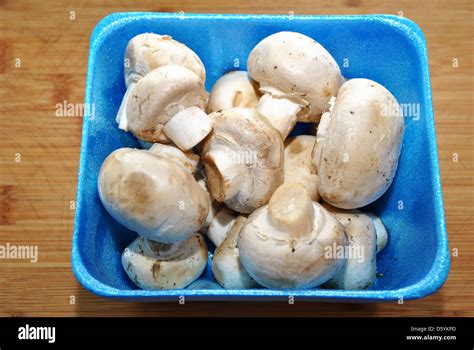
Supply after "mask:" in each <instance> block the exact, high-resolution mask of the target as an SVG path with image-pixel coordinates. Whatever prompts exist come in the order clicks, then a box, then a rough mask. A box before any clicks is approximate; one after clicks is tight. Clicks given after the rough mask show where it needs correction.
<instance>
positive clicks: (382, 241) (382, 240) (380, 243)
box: [365, 213, 388, 254]
mask: <svg viewBox="0 0 474 350" xmlns="http://www.w3.org/2000/svg"><path fill="white" fill-rule="evenodd" d="M365 215H367V216H368V217H370V218H371V219H372V222H373V224H374V227H375V233H376V235H377V254H378V253H380V252H381V251H382V250H384V248H385V246H386V245H387V242H388V232H387V229H386V228H385V225H384V224H383V222H382V220H381V219H380V218H379V217H378V216H377V215H375V214H374V213H365Z"/></svg>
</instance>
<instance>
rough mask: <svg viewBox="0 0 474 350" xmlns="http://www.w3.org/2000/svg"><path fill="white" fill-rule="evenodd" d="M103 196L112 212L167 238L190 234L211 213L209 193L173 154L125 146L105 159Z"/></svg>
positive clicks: (101, 175)
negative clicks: (177, 162) (169, 155)
mask: <svg viewBox="0 0 474 350" xmlns="http://www.w3.org/2000/svg"><path fill="white" fill-rule="evenodd" d="M97 185H98V190H99V197H100V199H101V201H102V204H103V205H104V207H105V209H106V210H107V211H108V212H109V213H110V215H111V216H112V217H113V218H114V219H115V220H117V221H118V222H119V223H121V224H122V225H124V226H126V227H127V228H128V229H130V230H133V231H135V232H137V233H138V234H139V235H141V236H143V237H146V238H149V239H151V240H155V241H158V242H163V243H172V242H176V241H180V240H183V239H186V238H187V237H189V236H190V235H192V234H194V233H195V232H196V231H198V230H199V229H200V228H201V226H202V225H203V222H204V220H205V218H206V216H207V214H208V210H209V207H208V206H209V204H208V201H207V197H206V193H205V192H204V190H203V189H202V187H201V186H199V184H198V183H197V182H196V180H195V179H194V177H193V176H192V175H191V174H190V173H189V172H188V171H186V170H184V169H183V167H182V166H180V165H178V164H176V162H175V161H173V160H170V159H169V158H166V157H163V156H159V155H156V154H154V153H152V152H150V151H146V150H137V149H130V148H121V149H118V150H116V151H114V152H112V153H111V154H110V155H109V156H108V157H107V158H106V159H105V161H104V163H103V164H102V167H101V168H100V172H99V178H98V184H97Z"/></svg>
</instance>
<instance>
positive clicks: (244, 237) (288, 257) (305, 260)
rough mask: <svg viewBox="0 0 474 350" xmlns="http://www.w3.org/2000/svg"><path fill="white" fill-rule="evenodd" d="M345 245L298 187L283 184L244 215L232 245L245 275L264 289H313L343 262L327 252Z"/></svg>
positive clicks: (335, 225) (336, 226)
mask: <svg viewBox="0 0 474 350" xmlns="http://www.w3.org/2000/svg"><path fill="white" fill-rule="evenodd" d="M346 245H347V239H346V235H345V233H344V228H343V227H342V225H341V224H340V223H339V222H338V221H337V220H336V219H335V218H334V217H333V216H332V215H331V214H330V213H329V212H328V211H327V210H326V209H324V208H323V207H322V206H321V205H319V204H318V203H317V202H313V201H311V198H310V196H309V194H308V192H307V191H306V189H305V188H304V187H303V186H302V185H300V184H298V183H287V184H283V185H282V186H280V187H279V188H278V189H277V190H276V191H275V193H274V194H273V196H272V198H271V199H270V202H269V203H268V205H265V206H263V207H261V208H259V209H257V210H255V211H254V212H253V213H252V214H250V216H249V217H248V219H247V221H246V222H245V224H244V227H243V228H242V231H241V233H240V239H239V243H238V247H239V253H240V262H241V263H242V265H243V266H244V268H245V270H246V271H247V272H248V273H249V275H250V276H251V277H252V278H253V279H254V280H255V281H257V282H258V283H259V284H261V285H263V286H265V287H268V288H313V287H316V286H319V285H320V284H322V283H324V282H326V281H328V280H329V279H330V278H332V277H333V275H334V274H335V273H336V272H337V271H338V270H339V268H340V267H341V266H342V264H343V262H344V257H339V256H336V255H331V256H327V251H328V249H332V247H333V246H337V247H344V246H346Z"/></svg>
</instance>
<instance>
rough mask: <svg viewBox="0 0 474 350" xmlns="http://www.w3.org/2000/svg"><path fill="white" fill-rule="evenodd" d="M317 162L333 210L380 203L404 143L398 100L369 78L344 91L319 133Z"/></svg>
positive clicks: (320, 187)
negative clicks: (375, 202) (378, 201)
mask: <svg viewBox="0 0 474 350" xmlns="http://www.w3.org/2000/svg"><path fill="white" fill-rule="evenodd" d="M317 138H318V141H317V143H316V146H315V149H314V150H313V162H314V165H315V166H316V170H317V173H318V180H319V183H318V191H319V194H320V196H321V197H322V198H323V199H324V201H326V202H328V203H330V204H331V205H333V206H335V207H338V208H343V209H353V208H359V207H363V206H365V205H367V204H370V203H372V202H374V201H375V200H377V199H378V198H379V197H380V196H381V195H382V194H383V193H385V191H386V190H387V189H388V187H389V186H390V184H391V183H392V180H393V177H394V176H395V172H396V170H397V165H398V158H399V155H400V149H401V145H402V139H403V115H402V113H401V110H400V108H399V105H398V103H397V100H396V99H395V97H393V95H392V94H391V93H390V92H389V91H388V90H387V89H385V88H384V87H383V86H382V85H380V84H378V83H376V82H374V81H371V80H368V79H351V80H349V81H347V82H346V83H344V85H343V86H342V87H341V89H340V90H339V93H338V95H337V99H336V102H335V105H334V107H333V108H332V111H331V112H329V113H325V114H324V115H323V117H322V119H321V122H320V125H319V127H318V132H317Z"/></svg>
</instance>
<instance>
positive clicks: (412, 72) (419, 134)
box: [72, 13, 450, 302]
mask: <svg viewBox="0 0 474 350" xmlns="http://www.w3.org/2000/svg"><path fill="white" fill-rule="evenodd" d="M282 30H291V31H298V32H301V33H304V34H306V35H309V36H310V37H312V38H314V39H316V40H317V41H319V42H320V43H321V44H322V45H323V46H325V47H326V49H327V50H328V51H329V52H330V53H331V54H332V55H333V56H334V58H335V59H336V61H337V62H338V63H339V65H340V67H341V70H342V73H343V75H344V76H346V77H347V78H355V77H364V78H370V79H373V80H375V81H377V82H379V83H381V84H383V85H384V86H386V87H387V88H388V89H389V90H390V91H391V92H392V93H393V94H394V95H395V97H396V98H397V99H398V101H399V102H400V103H405V104H416V105H415V106H420V114H419V116H418V117H416V116H413V115H412V116H408V117H406V118H405V126H406V129H405V137H404V142H403V149H402V154H401V159H400V163H399V168H398V173H397V176H396V178H395V180H394V182H393V184H392V186H391V187H390V189H389V190H388V191H387V193H385V195H384V196H383V197H382V198H380V199H379V200H378V201H377V202H375V203H374V204H373V205H371V206H370V208H369V209H371V210H373V211H375V212H376V213H377V214H378V215H380V216H381V217H382V220H383V222H384V223H385V225H386V227H387V229H388V231H389V244H388V246H387V247H386V248H385V250H384V251H383V252H382V253H381V254H379V255H378V257H377V264H378V267H377V270H378V272H380V273H382V274H383V277H380V278H378V279H377V282H376V283H375V285H374V286H373V287H372V288H371V289H370V290H365V291H343V290H327V289H310V290H291V291H288V290H271V289H251V290H224V289H216V288H215V285H213V284H209V283H198V284H195V285H194V286H193V288H190V289H181V290H167V291H147V290H140V289H137V287H135V286H134V285H133V284H132V282H131V281H130V280H129V279H128V278H127V276H126V275H125V273H124V271H123V270H122V266H121V262H120V255H121V253H122V251H123V249H124V248H125V247H126V246H127V245H128V244H129V243H130V242H131V241H132V240H133V239H134V238H135V234H134V233H133V232H131V231H129V230H127V229H126V228H124V227H123V226H121V225H120V224H118V223H116V222H115V221H114V220H113V219H112V218H111V217H110V216H109V214H108V213H107V212H106V211H105V209H104V208H103V207H102V204H101V202H100V200H99V197H98V194H97V175H98V171H99V168H100V165H101V164H102V161H103V160H104V159H105V157H106V156H107V155H108V154H109V153H110V152H112V151H113V150H115V149H117V148H120V147H137V148H138V147H139V145H138V143H137V141H136V140H135V139H134V137H133V136H132V135H131V134H129V133H124V132H122V131H120V130H119V129H118V128H117V125H116V124H115V120H114V119H115V115H116V113H117V110H118V108H119V105H120V101H121V99H122V96H123V95H124V93H125V84H124V78H123V54H124V50H125V47H126V45H127V42H128V41H129V40H130V39H131V38H132V37H133V36H135V35H137V34H140V33H144V32H154V33H159V34H170V35H171V36H172V37H174V38H175V39H176V40H179V41H181V42H183V43H185V44H186V45H188V46H189V47H190V48H192V49H193V50H194V51H195V52H196V53H197V54H198V55H199V56H200V57H201V59H202V61H203V62H204V65H205V67H206V70H207V80H206V86H207V89H210V88H211V87H212V85H213V84H214V82H215V81H216V79H217V78H219V77H220V76H221V75H222V74H224V73H225V72H227V71H229V70H234V69H236V66H238V67H237V68H238V69H244V70H245V67H246V59H247V56H248V54H249V52H250V50H251V49H252V48H253V47H254V46H255V45H256V44H257V43H258V42H259V41H260V40H261V39H263V38H264V37H266V36H268V35H270V34H272V33H275V32H278V31H282ZM90 44H91V46H90V53H89V66H88V72H87V88H86V104H87V105H90V106H92V105H93V107H94V109H93V111H94V113H93V114H91V113H89V114H88V115H85V118H84V125H83V134H82V146H81V158H80V165H79V184H78V190H77V208H76V217H75V228H74V238H73V243H72V266H73V270H74V273H75V275H76V277H77V279H78V280H79V282H80V283H81V284H82V285H83V286H84V287H85V288H87V289H88V290H90V291H92V292H93V293H96V294H98V295H101V296H107V297H121V298H126V299H133V300H136V299H145V300H177V299H178V297H180V296H184V297H186V298H191V299H203V300H204V299H205V300H213V299H216V300H217V299H233V300H236V299H249V300H250V299H275V298H286V297H288V296H290V295H291V296H294V297H295V298H302V299H312V300H332V301H359V302H360V301H381V300H384V301H388V300H398V299H400V298H402V297H403V298H404V299H415V298H421V297H424V296H426V295H429V294H431V293H433V292H435V291H436V290H437V289H438V288H439V287H440V286H441V285H442V284H443V283H444V281H445V280H446V278H447V275H448V271H449V264H450V262H449V250H448V242H447V233H446V226H445V217H444V210H443V199H442V196H441V185H440V178H439V168H438V154H437V149H436V136H435V129H434V119H433V109H432V102H431V89H430V78H429V71H428V61H427V52H426V42H425V39H424V36H423V33H422V32H421V30H420V28H419V27H418V26H417V25H416V24H415V23H413V22H411V21H409V20H407V19H403V18H399V17H395V16H385V15H369V16H266V15H208V14H192V15H190V14H185V15H183V14H170V13H166V14H164V13H121V14H112V15H110V16H107V17H106V18H104V19H103V20H102V21H101V22H100V23H99V24H98V25H97V26H96V28H95V29H94V32H93V34H92V37H91V42H90ZM304 131H305V130H304V126H303V127H299V128H298V130H297V131H296V132H304ZM210 255H211V253H210ZM201 280H202V281H206V280H207V281H212V280H213V278H212V272H211V268H210V264H208V267H207V269H206V271H205V272H204V274H203V275H202V276H201ZM199 286H203V287H199Z"/></svg>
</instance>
